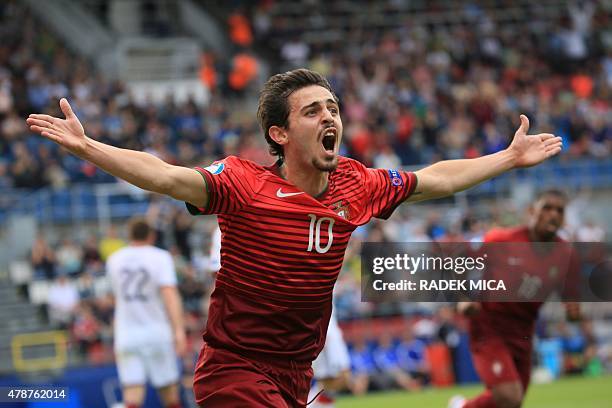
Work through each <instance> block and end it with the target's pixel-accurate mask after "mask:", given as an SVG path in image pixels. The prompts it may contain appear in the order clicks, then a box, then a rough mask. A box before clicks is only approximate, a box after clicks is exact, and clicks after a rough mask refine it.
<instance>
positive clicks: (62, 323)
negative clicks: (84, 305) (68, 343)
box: [47, 274, 79, 328]
mask: <svg viewBox="0 0 612 408" xmlns="http://www.w3.org/2000/svg"><path fill="white" fill-rule="evenodd" d="M78 305H79V291H78V290H77V288H76V286H75V285H74V283H72V282H71V281H69V280H68V278H67V277H66V275H64V274H61V275H59V276H58V277H57V279H56V280H55V281H54V282H53V284H52V285H51V286H50V287H49V293H48V297H47V307H48V309H47V310H48V312H49V320H50V321H51V322H52V323H54V324H57V325H58V326H59V327H61V328H66V327H68V325H69V324H70V323H71V322H72V319H73V317H74V313H75V311H76V308H77V306H78Z"/></svg>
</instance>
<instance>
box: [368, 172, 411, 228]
mask: <svg viewBox="0 0 612 408" xmlns="http://www.w3.org/2000/svg"><path fill="white" fill-rule="evenodd" d="M364 179H365V182H366V185H367V189H368V192H369V198H370V200H369V202H368V204H367V206H368V212H369V213H370V214H371V215H372V217H376V218H382V219H387V218H389V217H390V216H391V214H393V211H395V209H396V208H397V206H398V205H400V204H401V203H402V202H404V201H405V200H406V199H407V198H408V197H410V195H411V194H412V193H413V192H414V190H415V188H416V185H417V177H416V175H415V174H414V173H412V172H407V171H401V170H386V169H367V168H366V169H365V172H364Z"/></svg>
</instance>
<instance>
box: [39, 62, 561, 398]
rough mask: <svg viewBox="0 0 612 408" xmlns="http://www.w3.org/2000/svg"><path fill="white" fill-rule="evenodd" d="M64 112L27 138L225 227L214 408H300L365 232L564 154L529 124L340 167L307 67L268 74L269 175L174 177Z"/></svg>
mask: <svg viewBox="0 0 612 408" xmlns="http://www.w3.org/2000/svg"><path fill="white" fill-rule="evenodd" d="M60 107H61V109H62V111H63V113H64V114H65V116H66V118H65V119H61V118H56V117H52V116H48V115H42V114H33V115H30V117H29V118H28V119H27V123H28V125H29V126H30V129H31V130H32V131H34V132H37V133H40V134H41V135H42V136H43V137H46V138H48V139H51V140H53V141H55V142H56V143H58V144H60V145H61V146H63V147H64V148H66V149H68V150H69V151H70V152H71V153H73V154H75V155H76V156H78V157H80V158H83V159H85V160H87V161H89V162H91V163H93V164H95V165H96V166H98V167H100V168H101V169H102V170H104V171H107V172H108V173H110V174H112V175H114V176H116V177H119V178H121V179H124V180H126V181H127V182H129V183H132V184H134V185H136V186H138V187H140V188H143V189H145V190H149V191H153V192H157V193H161V194H165V195H168V196H171V197H173V198H175V199H177V200H181V201H185V202H187V203H189V204H188V208H189V210H190V211H191V212H192V213H194V214H217V215H218V220H219V224H220V227H221V232H222V249H221V269H220V271H219V273H218V275H217V280H216V287H215V290H214V292H213V294H212V298H211V303H210V311H209V318H208V323H207V326H206V330H205V332H204V346H203V349H202V351H201V353H200V358H199V361H198V364H197V367H196V373H195V379H194V391H195V394H196V399H197V401H198V403H199V404H200V405H202V406H206V407H237V406H248V407H271V406H273V407H287V406H291V407H294V406H296V407H303V406H305V405H306V403H307V401H306V399H307V395H308V390H309V388H310V380H311V377H312V369H311V362H312V360H314V358H315V357H316V356H317V354H318V353H319V352H320V350H321V349H322V347H323V345H324V343H325V334H326V330H327V325H328V322H329V318H330V315H331V308H332V303H331V300H332V288H333V285H334V283H335V281H336V277H337V275H338V273H339V271H340V267H341V265H342V261H343V257H344V251H345V249H346V246H347V243H348V240H349V238H350V235H351V233H352V231H353V230H355V229H356V228H357V227H358V226H360V225H363V224H365V223H367V222H368V221H369V220H370V219H371V218H373V217H378V218H387V217H389V216H390V215H391V213H392V212H393V210H394V209H395V208H396V207H397V206H398V205H399V204H401V203H402V202H405V201H420V200H427V199H432V198H438V197H443V196H447V195H451V194H454V193H455V192H458V191H461V190H465V189H467V188H470V187H472V186H474V185H476V184H478V183H480V182H483V181H485V180H487V179H489V178H491V177H495V176H497V175H499V174H501V173H503V172H505V171H508V170H510V169H513V168H517V167H527V166H533V165H536V164H538V163H540V162H542V161H544V160H546V159H547V158H549V157H551V156H553V155H555V154H557V153H558V152H559V151H560V150H561V139H560V138H559V137H555V136H554V135H551V134H538V135H527V131H528V128H529V121H528V119H527V117H526V116H524V115H521V125H520V127H519V128H518V130H517V132H516V133H515V135H514V139H513V141H512V143H511V144H510V146H509V147H508V148H507V149H505V150H503V151H500V152H498V153H495V154H492V155H488V156H483V157H480V158H476V159H466V160H449V161H442V162H439V163H436V164H434V165H432V166H429V167H427V168H424V169H422V170H419V171H417V172H415V173H411V172H405V171H397V170H383V169H369V168H366V167H365V166H364V165H362V164H361V163H359V162H357V161H355V160H351V159H348V158H345V157H341V156H339V155H338V151H339V147H340V142H341V140H342V120H341V118H340V107H339V101H338V98H337V97H336V96H335V94H334V93H333V90H332V89H331V86H330V85H329V83H328V82H327V80H326V79H325V78H324V77H322V76H321V75H319V74H318V73H316V72H313V71H309V70H306V69H298V70H294V71H289V72H286V73H284V74H278V75H274V76H273V77H271V78H270V79H269V80H268V81H267V83H266V84H265V85H264V88H263V90H262V92H261V95H260V100H259V108H258V112H257V113H258V118H259V122H260V124H261V126H262V129H263V132H264V135H265V138H266V141H267V142H268V144H269V145H270V151H271V152H272V153H273V154H275V155H277V156H278V158H279V160H278V161H277V162H276V164H274V165H272V166H268V167H264V166H260V165H258V164H255V163H253V162H250V161H247V160H243V159H240V158H238V157H233V156H230V157H227V158H225V159H224V160H221V161H218V162H215V163H213V164H211V165H210V166H208V167H205V168H199V167H198V168H196V169H189V168H185V167H180V166H173V165H170V164H168V163H165V162H163V161H162V160H160V159H158V158H157V157H155V156H153V155H150V154H147V153H144V152H137V151H132V150H126V149H120V148H116V147H112V146H108V145H105V144H103V143H100V142H98V141H95V140H93V139H91V138H89V137H87V136H86V135H85V133H84V130H83V127H82V125H81V123H80V122H79V120H78V118H77V117H76V115H75V114H74V112H73V111H72V109H71V107H70V105H69V104H68V101H67V100H66V99H62V100H61V101H60ZM417 180H418V182H417Z"/></svg>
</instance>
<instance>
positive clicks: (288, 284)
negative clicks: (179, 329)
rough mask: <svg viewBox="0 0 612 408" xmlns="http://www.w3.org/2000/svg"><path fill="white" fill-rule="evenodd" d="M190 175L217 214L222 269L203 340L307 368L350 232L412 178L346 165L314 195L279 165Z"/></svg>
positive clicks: (401, 195)
mask: <svg viewBox="0 0 612 408" xmlns="http://www.w3.org/2000/svg"><path fill="white" fill-rule="evenodd" d="M197 170H198V171H199V172H200V173H201V174H202V175H203V177H204V179H205V181H206V188H207V191H208V196H209V202H208V206H207V208H195V207H193V206H191V205H189V204H188V205H187V206H188V208H189V210H190V212H191V213H192V214H218V220H219V227H220V228H221V234H222V237H221V269H220V270H219V273H218V274H217V280H216V285H215V290H214V291H213V293H212V296H211V302H210V309H209V317H208V322H207V325H206V331H205V332H204V340H205V341H206V342H207V343H209V344H210V345H211V346H213V347H221V348H226V349H229V350H232V351H235V352H238V353H241V354H243V355H246V356H252V357H254V358H259V359H261V358H265V356H269V357H272V358H287V359H291V360H298V361H310V360H313V359H314V358H315V357H316V356H317V355H318V354H319V352H320V351H321V349H322V348H323V345H324V343H325V334H326V331H327V325H328V323H329V318H330V314H331V307H332V289H333V286H334V283H335V282H336V278H337V276H338V273H339V272H340V268H341V266H342V261H343V258H344V252H345V250H346V247H347V244H348V241H349V238H350V236H351V233H352V232H353V231H354V230H355V228H357V227H358V226H360V225H363V224H365V223H367V222H368V221H369V220H370V219H371V218H372V217H378V218H387V217H389V216H390V215H391V213H392V212H393V210H394V209H395V208H396V207H397V206H398V205H399V204H400V203H401V202H402V201H404V200H405V199H406V198H408V196H410V194H411V193H412V192H413V191H414V189H415V187H416V183H417V180H416V176H415V175H414V174H413V173H408V172H402V171H396V170H382V169H369V168H366V167H365V166H364V165H362V164H361V163H359V162H357V161H355V160H351V159H348V158H345V157H340V158H339V164H338V167H337V169H336V170H334V171H333V172H331V173H330V175H329V179H328V186H327V189H326V190H325V191H324V192H323V193H322V194H321V195H320V196H318V197H312V196H310V195H308V194H307V193H305V192H303V191H300V190H299V189H298V188H297V187H296V186H295V185H293V184H292V183H290V182H289V181H287V180H284V179H283V178H282V177H281V175H280V171H279V166H278V164H275V165H273V166H269V167H263V166H260V165H258V164H255V163H253V162H251V161H248V160H243V159H240V158H237V157H234V156H230V157H227V158H226V159H224V160H222V161H218V162H215V163H213V164H212V165H211V166H209V167H207V168H205V169H202V168H197Z"/></svg>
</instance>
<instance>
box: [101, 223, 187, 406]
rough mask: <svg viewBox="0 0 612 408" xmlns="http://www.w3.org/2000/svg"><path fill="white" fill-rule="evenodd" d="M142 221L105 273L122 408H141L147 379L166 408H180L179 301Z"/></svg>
mask: <svg viewBox="0 0 612 408" xmlns="http://www.w3.org/2000/svg"><path fill="white" fill-rule="evenodd" d="M154 239H155V235H154V232H153V231H152V229H151V228H150V227H149V225H148V224H147V223H146V221H144V220H143V219H134V220H132V221H131V222H130V245H129V246H127V247H125V248H122V249H120V250H119V251H117V252H115V253H113V255H112V256H111V257H110V258H109V259H108V262H107V265H106V266H107V273H108V276H109V278H110V281H111V285H112V288H113V293H114V295H115V344H114V348H115V356H116V361H117V370H118V372H119V381H120V382H121V387H122V390H123V400H124V404H125V407H126V408H137V407H140V406H141V405H142V404H143V402H144V397H145V389H146V388H145V385H146V383H147V379H148V380H150V382H151V383H152V384H153V386H154V387H155V388H156V389H157V390H158V393H159V396H160V398H161V400H162V403H163V404H164V406H165V407H167V408H176V407H180V406H181V405H180V396H179V386H178V382H179V367H178V360H177V355H182V354H183V353H184V352H185V349H186V337H185V329H184V325H183V317H182V316H183V311H182V305H181V298H180V295H179V293H178V290H177V288H176V283H177V282H176V273H175V270H174V263H173V261H172V257H171V255H170V253H169V252H168V251H165V250H163V249H160V248H157V247H154V246H153V245H152V243H153V242H154Z"/></svg>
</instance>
